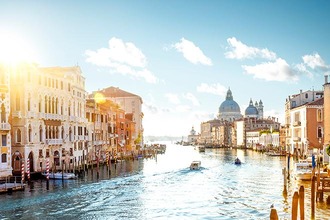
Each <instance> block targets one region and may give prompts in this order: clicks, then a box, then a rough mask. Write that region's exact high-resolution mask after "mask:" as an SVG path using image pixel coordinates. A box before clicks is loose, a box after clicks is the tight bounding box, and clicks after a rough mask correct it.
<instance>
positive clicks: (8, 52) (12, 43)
mask: <svg viewBox="0 0 330 220" xmlns="http://www.w3.org/2000/svg"><path fill="white" fill-rule="evenodd" d="M34 58H35V55H34V51H33V50H32V49H31V45H30V44H29V43H28V42H26V41H25V40H24V38H23V37H19V36H17V35H14V34H12V33H8V32H0V62H4V63H7V64H17V63H19V62H33V61H34Z"/></svg>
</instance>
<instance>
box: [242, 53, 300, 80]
mask: <svg viewBox="0 0 330 220" xmlns="http://www.w3.org/2000/svg"><path fill="white" fill-rule="evenodd" d="M242 68H243V69H244V71H245V73H247V74H250V75H253V77H254V78H257V79H263V80H266V81H279V82H283V81H288V82H292V81H293V82H296V81H298V79H299V78H298V76H297V73H296V71H294V70H293V69H292V68H291V67H290V66H289V64H287V62H286V61H285V60H283V59H281V58H278V59H276V61H274V62H266V63H261V64H257V65H255V66H246V65H243V66H242Z"/></svg>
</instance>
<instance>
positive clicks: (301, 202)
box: [299, 186, 305, 220]
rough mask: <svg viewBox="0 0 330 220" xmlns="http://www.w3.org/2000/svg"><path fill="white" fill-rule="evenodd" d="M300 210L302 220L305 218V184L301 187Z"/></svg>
mask: <svg viewBox="0 0 330 220" xmlns="http://www.w3.org/2000/svg"><path fill="white" fill-rule="evenodd" d="M299 211H300V220H305V190H304V186H300V188H299Z"/></svg>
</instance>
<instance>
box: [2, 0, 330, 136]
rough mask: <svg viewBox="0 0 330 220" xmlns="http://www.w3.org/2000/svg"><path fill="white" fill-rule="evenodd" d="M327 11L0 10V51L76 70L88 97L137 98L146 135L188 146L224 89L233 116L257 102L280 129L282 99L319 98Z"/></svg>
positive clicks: (254, 5) (94, 5) (183, 6)
mask: <svg viewBox="0 0 330 220" xmlns="http://www.w3.org/2000/svg"><path fill="white" fill-rule="evenodd" d="M329 11H330V2H329V1H301V0H299V1H294V0H292V1H281V0H280V1H244V0H242V1H221V0H217V1H208V0H206V1H172V0H166V1H152V0H150V1H125V0H123V1H3V0H2V1H0V27H1V29H0V48H1V39H3V38H1V35H9V36H15V37H11V39H18V40H17V41H20V44H19V45H20V46H19V47H18V48H21V50H19V53H22V52H23V51H24V52H25V53H26V51H28V53H27V54H28V55H29V56H30V57H33V60H35V61H36V62H37V63H38V64H39V65H40V66H73V65H76V64H78V65H79V66H80V67H81V69H82V71H83V75H84V76H85V78H86V90H87V92H91V91H94V90H97V89H102V88H106V87H108V86H116V87H119V88H121V89H123V90H126V91H128V92H131V93H134V94H137V95H139V96H141V97H142V99H143V112H144V122H143V124H144V129H145V135H171V136H187V135H188V134H189V131H190V130H191V127H192V126H194V127H195V130H197V131H198V132H199V131H200V123H201V122H203V121H207V120H210V119H213V118H215V117H216V114H217V113H218V108H219V106H220V104H221V103H222V101H224V99H225V94H226V91H227V90H228V88H230V89H231V90H232V93H233V96H234V100H235V101H236V102H237V103H238V104H239V105H240V108H241V113H243V114H244V110H245V108H246V107H247V106H248V104H249V101H250V98H252V100H253V101H254V102H255V101H259V100H262V101H263V103H264V112H265V116H272V117H278V118H279V120H280V121H282V120H283V118H284V117H283V114H284V104H285V100H286V98H287V97H288V96H289V95H291V94H295V93H298V92H299V90H300V89H302V90H308V89H313V88H314V89H315V90H322V88H323V87H322V85H323V82H324V74H325V73H329V69H330V54H329V53H330V52H329V51H330V48H329V47H330V46H329V45H330V44H329V39H330V13H329ZM4 45H7V44H4V43H3V44H2V47H4ZM17 45H18V43H17ZM0 57H1V56H0Z"/></svg>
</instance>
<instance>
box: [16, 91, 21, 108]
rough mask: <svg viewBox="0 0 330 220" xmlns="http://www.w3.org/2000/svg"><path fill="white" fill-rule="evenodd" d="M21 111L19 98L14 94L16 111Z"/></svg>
mask: <svg viewBox="0 0 330 220" xmlns="http://www.w3.org/2000/svg"><path fill="white" fill-rule="evenodd" d="M20 110H21V99H20V97H19V94H18V93H16V111H20Z"/></svg>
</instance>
